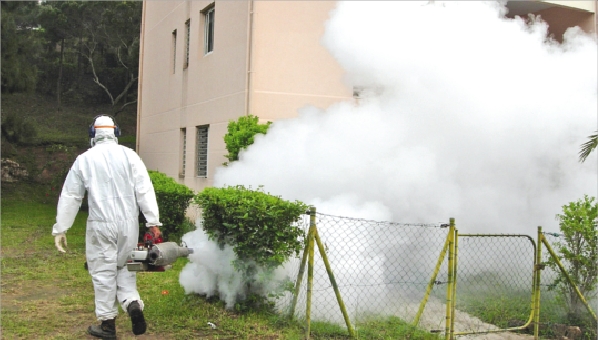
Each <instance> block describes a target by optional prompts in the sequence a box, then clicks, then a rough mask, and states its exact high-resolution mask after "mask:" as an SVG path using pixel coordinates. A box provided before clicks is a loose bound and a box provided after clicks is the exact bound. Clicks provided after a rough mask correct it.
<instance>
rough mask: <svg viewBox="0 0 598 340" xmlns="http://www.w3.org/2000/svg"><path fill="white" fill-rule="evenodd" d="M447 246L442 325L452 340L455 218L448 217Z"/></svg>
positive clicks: (447, 336)
mask: <svg viewBox="0 0 598 340" xmlns="http://www.w3.org/2000/svg"><path fill="white" fill-rule="evenodd" d="M449 221H450V222H449V246H448V283H447V286H446V322H445V327H444V337H445V339H446V340H453V334H452V332H453V330H452V329H451V320H452V318H453V316H452V315H451V311H452V307H451V306H452V297H453V275H454V263H453V259H454V248H455V219H454V218H453V217H451V218H450V219H449Z"/></svg>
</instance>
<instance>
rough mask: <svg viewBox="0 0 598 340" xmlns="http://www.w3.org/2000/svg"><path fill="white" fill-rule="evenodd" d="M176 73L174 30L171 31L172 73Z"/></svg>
mask: <svg viewBox="0 0 598 340" xmlns="http://www.w3.org/2000/svg"><path fill="white" fill-rule="evenodd" d="M175 72H176V30H174V31H172V73H175Z"/></svg>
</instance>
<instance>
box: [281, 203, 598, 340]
mask: <svg viewBox="0 0 598 340" xmlns="http://www.w3.org/2000/svg"><path fill="white" fill-rule="evenodd" d="M301 224H302V227H303V228H304V230H305V232H306V234H307V232H308V229H309V225H310V220H309V216H308V215H306V216H305V217H304V219H303V221H302V222H301ZM315 224H316V228H317V232H318V235H319V237H320V239H321V242H322V245H323V247H324V250H325V255H326V257H327V259H328V262H329V264H330V267H331V270H332V272H333V275H334V278H335V282H336V284H337V286H338V289H339V293H340V296H341V298H342V300H343V303H344V306H345V308H346V312H347V314H348V318H349V320H350V323H351V325H352V326H353V327H355V328H359V325H360V323H365V322H367V321H368V320H371V319H381V318H386V317H391V316H392V317H398V318H400V319H402V320H403V321H405V322H407V323H412V322H413V321H414V320H418V326H419V327H420V328H423V329H426V330H429V331H439V332H443V331H444V330H445V326H446V316H447V304H446V302H447V301H446V296H447V288H448V281H449V273H448V272H449V270H448V260H447V257H448V253H445V254H443V249H446V248H445V242H447V237H448V234H449V228H447V227H448V225H447V224H441V223H435V224H434V223H432V224H410V223H395V222H381V221H371V220H365V219H358V218H351V217H342V216H332V215H327V214H322V213H317V214H316V215H315ZM545 237H546V240H547V242H548V243H549V245H550V246H551V247H552V248H553V250H554V251H557V249H558V246H559V244H561V243H562V242H563V240H562V238H561V237H560V235H557V234H546V235H545ZM537 241H538V240H536V238H535V237H532V236H528V235H508V234H504V235H500V234H498V235H487V234H480V235H473V234H461V235H458V237H457V245H456V248H455V253H456V256H455V261H456V273H457V274H456V283H455V285H456V288H455V301H456V303H455V310H454V313H452V317H453V319H454V321H453V322H454V325H453V330H454V332H455V334H456V335H458V334H468V333H487V332H496V331H499V330H505V329H508V328H514V327H521V326H524V325H526V324H527V327H526V328H524V329H522V330H521V331H522V332H528V333H531V334H533V332H534V326H535V323H534V320H533V319H532V314H533V309H534V296H535V295H534V294H535V293H536V294H537V293H539V295H540V306H539V307H540V322H539V323H540V325H539V329H540V336H541V338H559V337H561V338H562V337H563V336H568V339H596V322H595V319H594V316H593V315H592V314H591V313H590V312H589V311H588V309H587V308H585V307H583V308H580V307H579V305H577V306H573V305H572V304H571V303H569V304H568V303H567V297H566V296H563V293H562V292H560V291H559V289H558V288H557V287H555V286H554V282H555V279H556V278H557V277H558V275H559V272H558V268H556V267H554V266H549V265H546V266H543V268H544V269H543V270H542V271H541V272H540V276H541V282H540V284H539V286H537V287H538V292H535V288H534V287H535V285H534V278H535V274H534V270H535V260H536V252H537V250H538V247H540V246H542V249H540V250H541V254H542V257H541V262H540V264H541V265H542V264H547V263H548V259H549V256H550V254H549V252H548V251H547V250H546V248H545V246H544V245H541V244H539V243H537ZM563 264H564V265H565V263H563ZM300 266H301V258H296V259H293V260H292V261H291V262H290V263H288V264H287V266H286V268H287V271H288V274H289V277H290V278H292V279H295V278H297V277H298V274H299V271H300ZM438 266H440V267H438ZM565 266H566V267H567V265H565ZM567 269H568V270H569V271H572V270H573V269H572V268H571V267H570V265H569V266H568V267H567ZM313 270H314V272H313V289H312V291H311V305H310V319H311V321H312V322H317V321H322V322H330V323H335V324H338V325H341V326H344V325H345V320H344V316H343V313H342V311H341V308H340V306H339V301H338V300H337V297H336V294H335V291H334V287H333V285H332V283H331V280H330V277H329V276H328V273H327V272H326V268H325V265H324V260H323V257H322V254H320V252H319V251H318V247H317V246H314V268H313ZM307 272H308V269H307V263H306V264H305V268H304V276H303V279H302V280H301V282H300V286H299V294H298V296H297V304H296V305H295V306H294V307H295V308H294V316H295V317H296V318H297V319H300V320H301V319H304V318H305V317H306V306H307V289H308V282H307V281H308V280H307ZM427 289H429V292H430V294H429V295H426V291H427ZM584 293H585V296H586V298H587V301H588V303H589V305H590V307H591V308H592V309H593V310H594V311H595V310H598V308H597V307H598V301H597V299H596V291H595V290H594V291H592V292H584ZM292 300H293V294H292V293H286V294H285V295H283V296H282V297H281V298H280V299H279V300H278V307H279V309H280V310H281V311H282V312H283V313H290V312H291V310H290V307H291V306H292ZM424 301H425V304H424ZM424 307H425V308H424Z"/></svg>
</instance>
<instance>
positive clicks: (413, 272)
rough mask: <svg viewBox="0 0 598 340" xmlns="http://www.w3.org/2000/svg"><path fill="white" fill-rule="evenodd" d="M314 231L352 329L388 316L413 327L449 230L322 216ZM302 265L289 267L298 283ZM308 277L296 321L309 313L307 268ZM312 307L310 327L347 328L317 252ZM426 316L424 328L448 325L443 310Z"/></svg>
mask: <svg viewBox="0 0 598 340" xmlns="http://www.w3.org/2000/svg"><path fill="white" fill-rule="evenodd" d="M309 223H310V222H309V216H307V217H306V218H305V219H304V221H303V224H304V228H305V231H306V233H307V230H308V228H309ZM316 225H317V231H318V234H319V236H320V239H321V241H322V244H323V247H324V248H325V253H326V256H327V258H328V261H329V263H330V266H331V269H332V272H333V274H334V277H335V281H336V283H337V285H338V288H339V291H340V295H341V297H342V300H343V302H344V305H345V307H346V310H347V313H348V315H349V318H350V320H351V324H352V325H353V326H355V325H358V324H359V323H360V322H365V321H367V320H368V319H370V318H380V317H385V316H395V317H399V318H401V319H403V320H404V321H406V322H409V323H410V322H412V321H413V320H414V317H415V315H416V313H417V311H418V308H419V305H420V302H421V301H422V299H423V297H424V294H425V291H426V287H427V285H428V282H429V280H430V277H431V275H432V274H433V273H434V269H435V266H436V262H437V261H438V257H439V255H440V253H441V251H442V249H443V246H444V242H445V240H446V237H447V234H448V228H446V227H443V226H441V224H440V223H437V224H408V223H393V222H378V221H371V220H364V219H357V218H350V217H341V216H332V215H326V214H321V213H317V214H316ZM300 264H301V259H295V260H293V261H292V262H291V263H289V264H288V266H287V268H290V277H292V278H296V277H297V274H298V272H299V267H300ZM306 266H307V265H306ZM305 272H306V274H305V275H304V278H303V280H302V282H301V286H300V291H299V295H298V299H297V305H296V307H295V313H294V315H295V317H297V318H298V319H301V318H304V317H305V313H306V297H307V268H306V269H305ZM438 280H439V282H438V283H440V282H441V281H442V280H444V281H446V270H445V271H444V276H443V275H439V276H438ZM291 300H292V295H291V294H287V295H286V296H284V297H283V298H281V299H280V300H279V307H280V308H281V309H282V310H284V311H285V312H287V313H288V312H290V311H289V310H288V309H287V310H285V308H288V307H289V306H290V305H291ZM311 301H312V302H311V313H310V315H311V320H312V321H324V322H331V323H336V324H339V325H341V326H342V325H344V324H345V322H344V317H343V314H342V312H341V310H340V307H339V303H338V301H337V298H336V295H335V292H334V289H333V286H332V284H331V282H330V279H329V277H328V274H327V272H326V268H325V266H324V263H323V258H322V254H320V253H319V251H318V248H317V246H316V247H315V250H314V274H313V289H312V299H311ZM430 305H433V303H430ZM438 305H441V303H440V302H439V303H438ZM430 310H433V308H429V309H428V311H430ZM432 313H433V312H432ZM428 314H430V312H429V313H427V314H426V317H424V318H422V319H425V320H433V321H426V322H432V323H433V324H434V327H437V325H440V324H442V322H443V321H444V318H445V314H444V310H442V308H440V309H437V310H436V314H433V316H432V317H430V316H429V315H428Z"/></svg>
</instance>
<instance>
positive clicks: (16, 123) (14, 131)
mask: <svg viewBox="0 0 598 340" xmlns="http://www.w3.org/2000/svg"><path fill="white" fill-rule="evenodd" d="M2 118H3V119H2V136H3V137H4V138H6V140H7V141H8V142H9V143H16V144H18V143H21V142H24V141H27V140H29V139H31V138H33V137H35V136H37V130H36V129H35V126H34V125H33V124H32V123H31V122H29V121H27V120H26V119H25V118H23V116H20V115H17V114H14V113H9V114H8V115H6V116H3V117H2Z"/></svg>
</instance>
